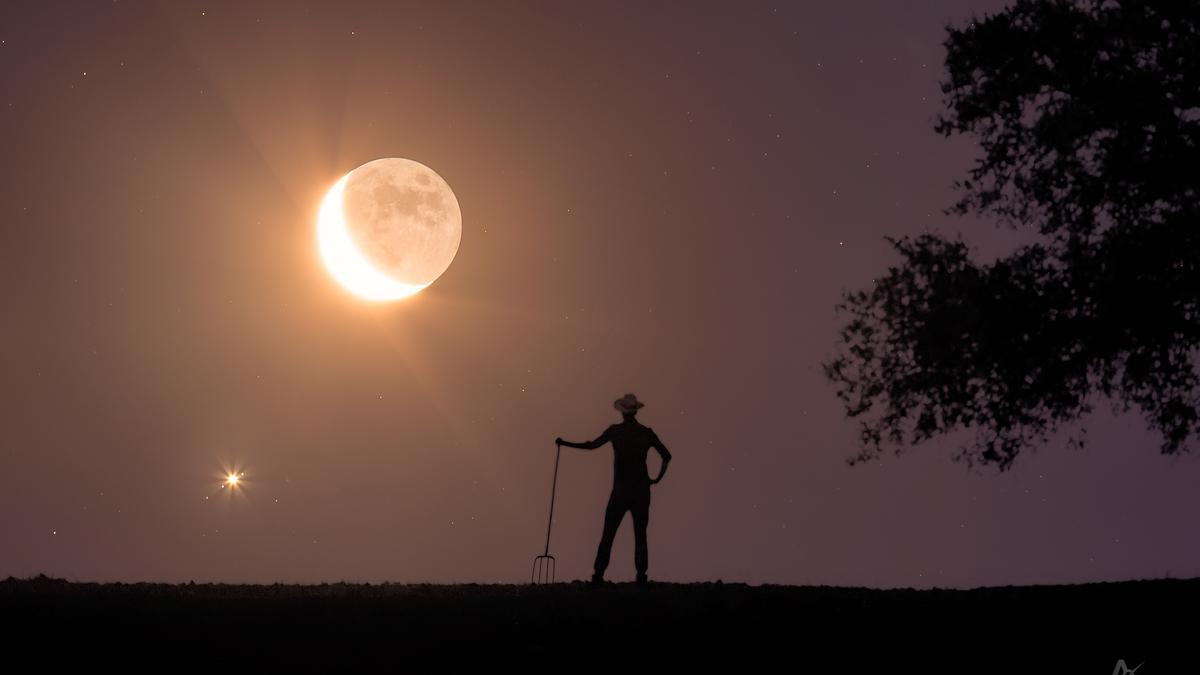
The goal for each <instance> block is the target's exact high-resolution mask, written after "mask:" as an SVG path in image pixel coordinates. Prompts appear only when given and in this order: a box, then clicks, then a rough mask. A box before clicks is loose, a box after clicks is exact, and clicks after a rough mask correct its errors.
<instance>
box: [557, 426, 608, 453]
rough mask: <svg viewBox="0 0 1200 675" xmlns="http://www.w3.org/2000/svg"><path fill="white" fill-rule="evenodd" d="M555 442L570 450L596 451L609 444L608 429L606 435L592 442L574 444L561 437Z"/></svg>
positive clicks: (605, 431) (601, 435)
mask: <svg viewBox="0 0 1200 675" xmlns="http://www.w3.org/2000/svg"><path fill="white" fill-rule="evenodd" d="M554 442H555V443H557V444H559V445H565V446H567V447H568V448H579V449H580V450H595V449H596V448H598V447H600V446H602V445H604V444H605V443H607V442H608V429H605V430H604V433H602V434H600V435H599V436H598V437H597V438H596V439H595V440H592V441H584V442H583V443H572V442H571V441H564V440H563V439H562V438H561V437H560V438H556V439H554Z"/></svg>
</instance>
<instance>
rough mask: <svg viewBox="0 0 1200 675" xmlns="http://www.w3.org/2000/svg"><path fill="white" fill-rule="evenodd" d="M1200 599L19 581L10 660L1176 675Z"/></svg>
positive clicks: (1058, 589) (4, 615)
mask: <svg viewBox="0 0 1200 675" xmlns="http://www.w3.org/2000/svg"><path fill="white" fill-rule="evenodd" d="M1198 601H1200V579H1189V580H1176V579H1162V580H1149V581H1131V582H1120V583H1099V584H1086V585H1071V586H1026V587H1014V586H1006V587H994V588H979V589H972V590H912V589H896V590H870V589H863V588H843V587H830V586H803V587H802V586H767V585H764V586H747V585H744V584H736V583H719V582H718V583H702V584H666V583H651V584H650V585H649V586H648V587H645V588H639V587H637V586H635V585H633V584H624V583H617V584H611V583H610V584H608V585H606V586H605V587H603V588H590V587H588V586H586V585H585V584H583V583H582V582H567V583H559V584H557V585H553V586H536V587H535V586H529V585H474V584H465V585H392V584H384V585H368V584H361V585H360V584H341V583H338V584H323V585H316V586H289V585H279V584H277V585H271V586H261V585H227V584H195V585H192V584H187V585H168V584H90V583H70V582H67V581H63V580H59V579H50V578H46V577H37V578H33V579H14V578H12V577H9V578H8V579H7V580H4V581H0V640H2V641H4V642H7V644H5V645H4V652H5V654H6V659H5V660H6V661H7V660H9V659H11V658H12V656H14V655H17V654H29V655H36V661H35V663H36V665H37V666H38V667H37V668H36V671H37V672H42V671H43V670H44V671H46V672H49V671H50V666H54V665H66V664H68V663H70V664H83V665H92V666H98V665H100V664H102V663H109V664H114V665H124V666H130V667H137V668H138V669H143V670H144V669H152V670H155V671H158V672H174V671H178V670H181V669H189V670H190V669H200V668H203V669H205V670H208V669H218V670H221V671H229V670H233V671H244V670H256V671H259V672H294V671H297V670H307V671H324V672H347V671H355V670H359V671H361V670H368V669H367V668H364V667H363V666H368V665H373V666H383V667H382V668H380V667H376V668H370V669H369V670H372V671H384V672H398V671H406V672H430V671H431V670H436V671H437V672H445V671H447V670H465V671H472V672H485V671H489V672H490V671H494V670H495V669H497V668H499V667H500V666H515V667H517V668H520V669H522V670H537V671H555V672H568V671H574V670H595V669H597V668H601V667H604V668H605V669H606V670H616V668H614V666H617V665H621V666H622V667H623V668H624V667H628V668H629V669H630V670H632V671H637V670H651V669H656V670H662V671H663V672H674V671H675V670H676V669H677V668H680V667H688V668H689V669H691V668H695V667H701V666H702V667H704V668H705V672H708V671H709V669H710V667H712V668H716V669H717V670H718V671H719V670H729V669H731V668H732V669H736V672H765V671H770V672H796V673H802V672H804V673H806V672H880V673H882V672H887V673H909V672H919V673H931V672H955V673H973V672H1005V673H1014V674H1015V673H1049V672H1054V673H1059V672H1062V673H1094V674H1096V675H1112V674H1113V673H1114V669H1115V666H1116V664H1117V661H1118V659H1121V660H1124V661H1125V663H1126V665H1127V666H1128V668H1129V669H1131V670H1132V669H1134V668H1137V670H1136V672H1137V675H1159V674H1160V673H1200V655H1198V653H1197V651H1198V650H1197V647H1196V645H1198V644H1200V640H1198V638H1197V628H1198V627H1200V621H1198V620H1197V619H1198V608H1200V602H1198ZM431 661H433V662H435V664H434V666H435V667H434V668H433V669H431V668H430V667H429V663H430V662H431ZM1143 662H1144V664H1143ZM10 663H12V662H11V661H10ZM1139 664H1143V665H1141V667H1140V668H1138V666H1139ZM5 670H7V668H6V669H5ZM9 672H18V671H15V670H14V671H9ZM20 672H29V671H26V670H21V671H20Z"/></svg>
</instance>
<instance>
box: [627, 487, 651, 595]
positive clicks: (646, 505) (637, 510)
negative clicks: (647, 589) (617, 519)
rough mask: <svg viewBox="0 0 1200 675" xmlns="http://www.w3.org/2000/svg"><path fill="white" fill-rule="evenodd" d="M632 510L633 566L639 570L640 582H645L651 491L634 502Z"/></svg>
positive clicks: (647, 560)
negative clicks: (647, 527)
mask: <svg viewBox="0 0 1200 675" xmlns="http://www.w3.org/2000/svg"><path fill="white" fill-rule="evenodd" d="M630 510H631V511H632V513H633V566H634V567H635V568H636V569H637V578H638V580H639V581H645V579H646V567H647V566H648V565H649V562H650V560H649V557H650V552H649V551H648V550H647V545H646V526H647V525H648V524H649V523H650V490H649V489H647V490H646V492H645V493H644V494H642V495H639V497H638V499H636V500H634V503H633V507H632V508H631V509H630Z"/></svg>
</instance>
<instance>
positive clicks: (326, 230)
mask: <svg viewBox="0 0 1200 675" xmlns="http://www.w3.org/2000/svg"><path fill="white" fill-rule="evenodd" d="M349 178H350V174H346V175H345V176H342V178H341V180H339V181H338V182H337V183H334V185H333V187H332V188H330V189H329V192H328V193H327V194H326V195H325V199H324V201H322V202H321V211H320V214H319V215H318V217H317V241H318V244H319V248H320V251H321V258H322V259H323V260H324V261H325V267H327V268H328V269H329V273H330V274H332V275H333V278H334V279H337V281H338V283H340V284H342V285H343V286H345V287H346V288H347V289H349V290H350V291H351V292H353V293H354V294H356V295H359V296H361V297H363V298H366V299H368V300H376V301H386V300H399V299H401V298H407V297H408V296H410V295H413V294H414V293H416V292H418V291H420V290H421V289H423V288H425V287H426V286H428V285H429V284H422V285H413V284H405V283H401V282H399V281H396V280H395V279H392V278H390V277H388V276H387V275H386V274H383V273H382V272H380V271H379V270H377V269H375V267H374V266H373V265H371V263H370V262H369V261H368V260H367V259H366V258H365V257H364V256H363V254H362V252H360V251H359V250H358V247H357V246H355V245H354V242H353V241H352V240H351V239H350V234H349V232H347V231H346V220H345V217H344V215H343V213H342V194H343V192H344V191H345V189H346V181H347V179H349Z"/></svg>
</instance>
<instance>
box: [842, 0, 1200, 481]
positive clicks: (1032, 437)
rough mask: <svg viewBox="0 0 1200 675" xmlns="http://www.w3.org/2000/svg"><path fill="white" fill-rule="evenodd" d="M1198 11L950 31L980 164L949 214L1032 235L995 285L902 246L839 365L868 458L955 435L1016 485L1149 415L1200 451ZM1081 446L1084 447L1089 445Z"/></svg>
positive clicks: (1170, 443) (850, 296)
mask: <svg viewBox="0 0 1200 675" xmlns="http://www.w3.org/2000/svg"><path fill="white" fill-rule="evenodd" d="M1198 30H1200V4H1197V3H1189V2H1122V3H1120V4H1118V3H1115V2H1028V1H1019V2H1016V3H1015V4H1014V5H1012V6H1010V7H1008V8H1007V9H1005V10H1004V11H1002V12H999V13H997V14H994V15H990V16H984V17H982V18H977V19H975V20H974V21H973V22H971V23H970V24H969V25H966V26H964V27H962V28H954V27H952V26H951V27H948V28H947V33H948V37H947V39H946V42H945V47H946V63H945V65H946V79H945V80H944V81H943V83H942V92H943V94H944V103H945V111H944V112H943V114H942V116H941V117H939V119H938V120H937V122H936V129H937V131H938V132H939V133H941V134H943V135H945V136H950V135H951V134H969V135H972V136H973V137H974V138H975V139H976V140H977V141H978V144H979V147H980V149H981V155H982V156H981V157H979V158H978V159H977V161H976V163H975V165H974V166H973V167H972V168H971V169H970V170H969V171H968V172H967V175H966V177H965V178H963V179H962V180H960V181H957V182H956V188H957V189H958V191H959V195H960V198H959V200H958V201H957V202H956V203H955V204H953V205H952V206H950V207H949V208H948V209H947V212H948V213H953V214H959V215H962V214H968V213H974V214H977V215H987V216H990V217H992V218H994V219H995V220H997V221H998V222H1000V223H1001V224H1002V225H1004V226H1009V227H1016V228H1030V231H1031V232H1034V233H1036V240H1037V243H1034V244H1030V245H1027V246H1023V247H1021V248H1019V249H1018V250H1016V251H1014V252H1013V253H1011V254H1010V255H1008V256H1006V257H1003V258H1000V259H998V260H996V261H995V262H992V263H988V264H979V263H976V262H973V261H972V260H971V257H970V255H969V251H968V248H967V246H966V244H964V243H963V242H962V241H961V239H955V240H949V239H946V238H944V237H942V236H939V235H936V234H929V233H926V234H922V235H919V236H913V237H903V238H900V239H893V238H888V241H889V242H890V243H891V244H892V246H894V248H895V249H896V250H897V251H898V253H899V254H900V257H901V262H900V264H899V265H897V266H894V267H891V268H890V269H889V270H888V271H887V274H886V275H884V276H883V277H881V278H878V279H876V281H875V283H874V285H873V286H872V287H870V288H867V289H865V290H860V291H856V292H851V293H847V294H846V295H845V296H844V297H843V298H842V300H841V302H840V303H839V304H838V305H837V309H838V311H839V315H848V320H847V321H846V323H845V325H844V327H843V328H842V330H841V332H840V337H839V341H838V352H837V354H836V355H835V356H834V357H833V358H832V359H831V360H829V361H827V362H826V363H824V364H823V367H824V370H825V374H826V376H827V377H828V378H829V379H830V380H831V381H832V382H833V383H835V384H836V385H837V393H838V396H839V398H840V399H841V400H842V401H843V403H844V404H845V407H846V412H847V414H848V415H849V416H850V417H852V418H857V419H858V420H859V422H860V425H861V449H860V453H859V454H858V455H857V456H856V457H852V458H850V459H849V460H848V461H849V462H850V463H851V464H855V463H857V462H859V461H863V460H868V459H872V458H875V457H877V456H878V455H879V454H880V453H881V452H883V451H884V450H885V449H887V448H889V447H891V448H894V450H895V452H896V453H900V452H901V451H902V450H903V449H904V448H906V447H908V446H910V445H913V444H916V443H920V442H922V441H925V440H928V439H930V438H932V437H934V436H936V435H939V434H944V433H947V432H950V431H954V430H973V431H974V432H975V438H974V440H973V441H972V442H969V443H967V444H966V445H965V446H964V447H962V448H960V450H959V452H958V454H957V455H956V458H957V459H960V460H966V461H967V462H968V464H971V465H974V464H976V463H978V464H984V465H995V466H998V467H999V469H1000V470H1001V471H1003V470H1006V469H1008V468H1010V467H1011V465H1012V462H1013V461H1014V460H1015V458H1016V457H1017V455H1018V454H1019V452H1020V451H1021V450H1022V449H1023V448H1027V447H1030V446H1032V445H1035V444H1039V443H1043V442H1045V441H1046V440H1047V439H1048V437H1049V435H1050V434H1051V433H1053V432H1055V431H1056V430H1057V429H1058V428H1059V427H1060V426H1061V425H1063V424H1065V423H1069V422H1074V421H1077V420H1078V419H1079V418H1080V417H1081V416H1082V415H1083V414H1085V413H1087V412H1089V411H1091V409H1092V403H1093V401H1094V400H1095V398H1096V395H1102V396H1103V397H1104V398H1105V399H1106V400H1107V401H1109V402H1110V403H1111V404H1112V406H1113V408H1114V410H1116V411H1127V410H1129V409H1131V408H1136V409H1137V410H1139V411H1140V412H1141V413H1142V414H1143V415H1144V417H1145V419H1146V422H1147V424H1148V425H1149V427H1150V428H1152V429H1154V430H1156V431H1157V432H1159V433H1161V436H1162V445H1161V451H1162V452H1163V453H1176V452H1179V451H1185V450H1188V449H1189V443H1190V442H1191V441H1192V440H1194V438H1195V437H1196V436H1197V434H1200V416H1198V414H1197V410H1198V408H1200V378H1198V376H1197V369H1196V358H1195V357H1196V355H1197V346H1198V340H1200V313H1198V309H1197V296H1198V294H1200V275H1198V274H1197V266H1198V261H1200V223H1198V222H1197V216H1198V214H1200V204H1198V195H1197V190H1198V189H1200V180H1198V179H1200V32H1198ZM1074 440H1076V441H1078V440H1079V439H1078V438H1076V439H1074Z"/></svg>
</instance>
